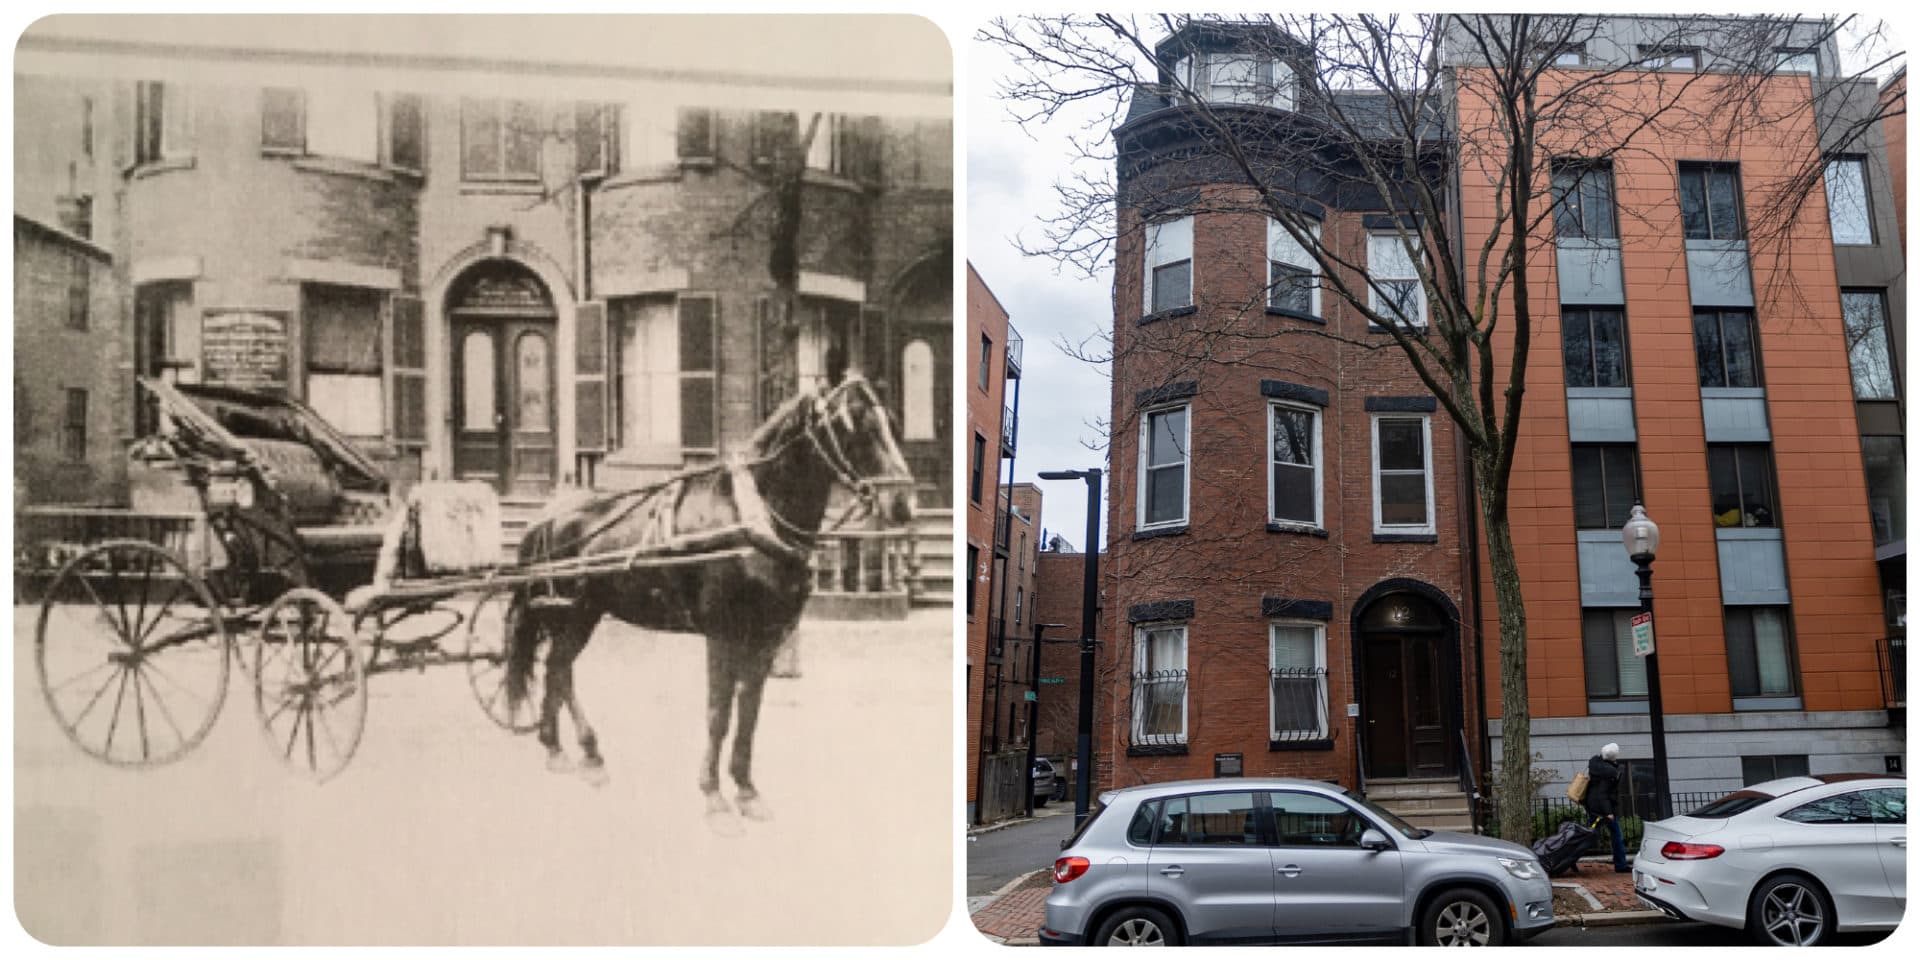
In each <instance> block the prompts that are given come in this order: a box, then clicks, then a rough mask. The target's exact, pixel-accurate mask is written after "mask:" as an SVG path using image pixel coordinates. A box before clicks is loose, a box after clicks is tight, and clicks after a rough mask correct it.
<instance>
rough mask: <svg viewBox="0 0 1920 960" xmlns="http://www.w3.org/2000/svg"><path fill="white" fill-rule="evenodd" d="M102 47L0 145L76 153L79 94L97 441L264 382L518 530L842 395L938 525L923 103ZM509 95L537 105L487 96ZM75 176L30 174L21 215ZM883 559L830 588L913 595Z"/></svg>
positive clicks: (936, 356) (519, 69)
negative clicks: (105, 375) (347, 67)
mask: <svg viewBox="0 0 1920 960" xmlns="http://www.w3.org/2000/svg"><path fill="white" fill-rule="evenodd" d="M69 42H70V38H69ZM61 49H62V47H61V45H60V44H59V43H58V42H54V41H52V40H51V39H50V38H36V37H35V36H34V35H31V34H30V35H29V36H28V37H27V38H25V39H24V40H23V41H22V50H23V52H24V53H26V54H29V55H31V54H34V53H35V52H36V51H39V52H41V53H43V54H44V55H45V56H46V57H48V58H51V59H50V60H49V61H48V62H56V63H57V62H58V57H57V53H58V52H59V50H61ZM115 49H117V50H120V51H121V52H120V56H121V57H122V58H124V59H125V61H126V62H124V63H121V62H118V61H115V60H113V59H112V58H109V60H108V61H107V62H108V66H109V69H108V70H107V71H105V72H106V74H108V75H111V74H115V73H118V74H120V75H121V76H123V77H124V79H93V78H82V77H78V76H73V75H69V74H61V73H55V72H47V73H44V74H36V73H34V72H33V70H32V68H31V67H23V68H22V70H21V72H20V73H19V74H17V76H16V80H17V82H18V84H19V90H20V95H19V97H18V98H17V100H16V104H17V108H16V118H17V122H18V123H19V124H21V126H20V127H19V128H18V129H20V130H23V131H32V132H34V133H35V134H36V137H34V138H27V137H19V138H16V140H17V142H20V141H26V140H29V139H32V140H36V141H37V140H38V139H39V138H38V136H37V135H38V134H39V133H41V132H42V131H57V132H59V133H60V138H61V139H72V140H75V141H76V142H77V139H78V138H77V137H67V136H66V128H67V127H70V126H74V125H77V124H79V123H81V121H80V120H79V119H78V118H79V117H81V116H82V112H81V111H82V107H81V102H80V101H81V98H83V97H84V110H85V112H84V117H85V121H84V124H85V126H86V129H87V131H88V133H87V150H88V152H89V156H90V157H92V158H94V160H95V163H94V165H93V166H92V167H90V168H85V169H91V170H94V171H97V174H98V175H97V176H96V177H94V179H93V181H92V182H91V183H90V184H88V185H85V186H83V187H82V188H80V192H82V193H84V195H85V196H86V197H87V199H88V200H89V202H90V203H91V206H92V209H93V211H94V213H95V217H96V219H99V220H101V221H102V223H101V224H100V227H101V229H96V230H95V233H94V236H95V243H96V244H98V245H99V246H100V247H101V248H102V249H104V250H105V251H107V252H108V253H109V254H110V255H111V256H112V258H113V267H112V271H111V277H112V283H113V286H114V288H115V290H114V294H113V295H115V296H118V297H119V298H120V299H121V300H123V301H124V303H125V304H126V306H125V307H124V308H123V309H121V310H118V311H115V314H116V315H115V316H112V317H103V318H102V320H103V322H104V323H106V324H108V325H109V328H110V329H112V330H114V331H116V333H117V336H116V337H115V338H114V339H115V340H116V342H117V343H118V344H120V345H122V346H123V347H124V352H125V354H126V355H125V356H119V357H115V358H114V359H113V361H112V362H113V363H114V364H115V368H114V369H115V370H116V373H117V375H118V378H119V379H120V380H121V381H124V383H123V384H122V385H121V386H120V387H117V388H116V392H115V394H114V395H113V396H112V398H111V399H108V398H106V397H103V398H102V399H101V401H100V404H99V406H100V410H101V411H102V415H103V416H108V415H109V414H107V413H106V411H107V410H109V409H111V410H112V411H113V412H112V413H111V414H110V416H112V417H113V418H114V420H113V422H114V423H116V424H117V426H115V427H113V428H111V429H102V430H100V431H99V433H100V434H101V435H102V436H108V435H117V438H118V439H119V440H120V441H121V442H122V443H124V442H125V440H127V439H128V438H129V437H130V436H131V435H133V434H135V433H138V432H141V431H145V430H148V429H151V428H152V421H153V416H154V414H153V412H152V411H151V410H150V409H148V408H144V407H140V406H139V405H138V404H137V401H136V399H135V397H134V392H133V390H132V387H131V381H132V379H133V378H134V377H136V376H143V377H155V378H159V379H167V380H179V381H186V382H202V383H225V384H232V385H238V386H246V387H251V388H256V389H263V390H268V391H273V392H278V393H283V394H285V395H288V396H291V397H293V398H295V399H299V400H302V401H304V402H305V403H307V404H308V405H309V406H311V407H313V408H315V410H317V411H318V412H319V413H320V414H321V415H322V416H323V417H325V418H326V419H327V420H328V421H329V422H331V423H332V424H333V425H335V426H336V427H338V428H340V429H341V430H342V432H343V433H345V434H347V435H348V436H350V437H352V438H353V439H354V440H355V441H356V442H357V443H358V444H359V445H360V446H361V447H362V448H363V450H364V451H365V452H366V453H368V454H369V456H371V457H372V458H373V459H374V460H375V461H376V462H377V463H379V464H381V465H382V467H383V468H384V469H385V470H386V471H387V472H388V473H389V474H390V476H391V477H392V478H393V479H394V481H395V483H396V485H397V486H399V487H400V488H402V489H404V488H405V487H406V486H407V485H408V484H410V483H412V482H413V481H414V480H416V479H419V478H422V477H434V478H455V479H470V480H483V481H487V482H490V483H492V484H493V485H495V486H496V487H497V488H498V489H499V491H500V492H501V493H502V495H503V496H504V497H505V498H506V500H507V502H508V506H509V509H510V511H511V510H512V509H514V508H515V507H527V508H531V507H532V506H533V505H535V504H537V503H538V502H539V501H541V500H544V498H545V497H546V496H547V495H548V494H549V493H550V492H551V491H553V490H554V489H555V488H556V487H560V486H589V487H626V486H632V485H637V484H642V483H646V482H649V481H652V480H656V479H659V478H660V477H662V476H665V475H666V474H668V473H669V472H671V471H673V470H677V469H679V468H682V467H685V466H690V465H697V464H701V463H706V462H711V461H713V460H714V459H716V458H720V457H724V456H727V455H729V454H733V453H737V452H740V451H741V450H743V449H744V448H743V445H744V444H745V443H746V442H747V439H748V437H749V436H750V435H751V433H752V432H753V430H754V428H755V427H756V426H757V425H758V424H759V423H760V422H761V420H762V418H763V417H764V416H765V415H766V414H767V413H768V412H769V411H770V410H771V409H772V408H773V406H774V405H776V404H777V403H778V402H779V401H780V400H781V399H782V398H783V397H785V396H787V395H790V394H791V393H793V392H794V391H796V390H799V389H802V388H804V387H808V386H811V385H814V384H817V383H820V382H823V381H825V380H828V379H830V378H833V377H837V376H839V375H840V374H841V373H843V372H845V371H847V370H852V371H857V372H861V373H864V374H865V375H866V376H867V377H868V378H869V379H870V380H872V381H874V383H875V384H876V385H877V386H878V387H879V390H880V393H881V394H882V396H883V399H884V401H885V402H886V404H887V405H888V406H889V407H890V408H891V411H892V413H893V414H894V416H895V422H896V424H897V426H898V434H899V438H900V440H901V445H902V447H903V450H904V452H905V453H906V454H907V457H908V460H909V462H910V464H911V466H912V467H913V469H914V471H915V475H916V478H917V480H918V483H919V487H920V490H919V491H918V496H917V500H918V502H919V503H921V504H922V505H923V506H926V507H929V508H934V509H944V506H945V501H946V497H947V491H948V489H949V487H950V483H949V480H948V477H949V475H950V471H951V453H950V437H951V432H950V431H951V424H950V423H949V422H948V420H949V419H950V415H949V413H948V409H949V407H948V402H947V401H948V398H949V397H950V396H951V393H950V388H949V386H948V384H949V381H950V379H951V369H952V361H951V346H950V344H951V330H952V319H951V310H952V308H951V303H952V296H951V290H952V240H951V209H952V183H951V180H952V165H951V156H952V130H951V123H950V120H949V119H948V116H947V115H946V114H945V113H944V112H939V113H929V114H928V115H915V114H914V113H912V112H910V110H909V109H898V108H899V107H901V106H902V105H905V106H906V107H909V108H925V107H927V105H928V104H932V103H938V102H940V99H941V95H942V94H944V91H929V92H928V93H927V94H924V95H922V94H911V91H908V90H906V88H900V90H899V91H896V92H903V91H904V92H905V93H906V94H910V95H902V96H900V97H899V98H898V100H899V103H898V104H894V107H895V108H896V110H897V112H890V113H886V114H884V115H883V114H879V113H872V112H860V113H838V112H833V111H832V110H831V109H820V108H818V107H811V106H810V107H807V108H798V109H792V108H783V104H784V103H785V102H786V101H789V100H801V99H806V100H808V101H809V102H810V103H812V104H818V103H820V102H823V101H824V102H831V101H832V100H833V98H834V96H835V94H834V92H833V90H832V89H830V88H821V89H823V90H825V91H826V92H824V93H823V92H821V90H812V91H809V93H808V94H807V95H806V96H805V97H798V96H795V95H793V94H791V93H784V94H783V93H782V92H780V91H779V90H777V89H774V83H775V82H776V81H777V78H772V77H769V78H767V81H768V82H764V83H763V82H761V81H760V80H758V79H756V78H753V77H751V76H750V75H745V74H743V75H742V77H741V79H736V80H735V81H732V82H733V83H736V84H739V85H741V86H743V87H747V88H753V87H760V88H761V89H760V90H758V91H754V90H751V89H748V90H744V91H743V90H724V89H722V90H721V91H720V92H716V91H715V88H713V87H712V86H708V87H699V86H696V85H695V84H692V83H690V82H678V81H676V82H673V83H664V84H663V85H660V86H656V87H652V88H646V89H645V90H644V91H641V90H640V89H639V88H636V87H635V86H634V85H633V84H632V83H631V82H630V78H628V77H626V76H624V75H622V74H620V73H619V72H617V71H613V70H607V71H604V73H605V76H601V77H599V78H598V79H599V80H600V81H603V82H601V83H597V84H590V83H589V81H592V80H593V79H594V71H595V68H593V67H584V68H583V67H580V66H579V65H574V64H540V63H531V62H528V63H503V62H495V61H487V62H484V63H482V62H478V61H476V62H474V63H465V64H457V66H459V67H460V68H461V69H462V70H466V71H472V72H478V73H480V74H483V75H486V76H488V77H489V78H490V81H491V82H489V83H486V84H478V83H470V84H468V85H466V86H464V87H463V86H462V85H461V84H459V83H451V84H449V83H442V82H440V81H439V80H438V79H437V78H436V77H435V76H432V75H430V74H429V73H426V72H422V71H419V70H416V69H415V68H414V62H413V61H411V60H409V59H407V58H405V57H399V56H391V57H387V58H385V59H382V58H381V57H379V56H374V57H373V58H372V59H370V60H367V61H366V64H365V65H366V67H367V69H366V70H364V71H361V72H360V73H354V72H352V71H346V72H342V71H340V70H338V68H335V67H329V66H326V64H329V63H331V61H329V60H328V59H327V57H326V56H325V55H323V54H313V55H311V56H309V57H308V60H307V61H300V60H299V57H298V56H296V57H294V60H293V61H289V60H288V58H287V57H285V56H279V55H276V56H271V57H270V56H266V55H264V54H263V55H260V56H258V57H257V58H253V59H251V60H250V59H249V57H248V56H246V55H244V54H241V55H239V57H238V59H239V60H240V61H241V65H240V66H237V67H236V66H234V65H232V64H229V63H225V62H223V61H221V60H219V59H218V58H212V59H209V58H207V57H202V56H200V55H198V54H196V53H194V52H193V51H191V50H190V49H186V50H183V49H182V48H180V47H164V48H163V47H155V48H153V49H145V48H141V47H140V46H139V44H138V41H133V42H132V46H130V47H125V48H115ZM223 56H226V55H223ZM27 59H28V60H31V59H32V57H31V56H29V57H28V58H27ZM228 59H231V57H230V56H229V57H228ZM290 63H292V64H293V65H294V66H302V67H304V69H305V70H306V71H307V72H304V73H303V72H302V71H301V70H296V69H290V67H289V64H290ZM216 67H218V68H220V69H221V71H222V72H221V73H220V74H219V75H218V80H217V81H216V80H210V79H203V77H204V76H206V75H207V74H208V72H209V71H211V70H213V69H215V68H216ZM330 70H331V71H332V72H329V71H330ZM489 71H491V73H489ZM556 77H559V78H566V82H557V81H556V79H555V78H556ZM582 77H586V80H585V81H583V80H581V78H582ZM303 78H306V79H303ZM316 78H318V79H316ZM374 78H377V79H374ZM516 87H520V88H523V89H524V88H531V89H534V90H536V91H538V92H537V93H527V94H526V95H525V98H523V99H517V98H515V97H513V96H499V95H497V92H498V91H503V90H504V91H513V90H514V89H515V88H516ZM555 89H566V90H569V91H574V93H573V94H572V95H569V96H562V95H553V94H551V93H550V92H549V91H553V90H555ZM588 89H603V90H604V91H605V92H604V93H600V94H596V95H594V97H593V98H592V99H586V98H582V96H580V94H579V93H578V91H582V90H588ZM481 90H488V91H493V93H488V94H481V93H479V91H481ZM628 91H633V92H631V93H628ZM853 93H854V88H853V87H851V86H848V87H847V88H846V90H845V91H843V92H842V95H843V96H852V94H853ZM706 97H711V98H712V99H711V100H710V101H709V100H707V99H705V98H706ZM755 97H761V98H764V101H765V104H766V107H765V108H764V109H759V108H747V107H743V106H739V105H738V104H740V103H742V102H751V101H752V100H753V99H754V98H755ZM709 102H714V103H720V104H724V105H722V106H713V107H710V106H708V105H707V104H708V103H709ZM928 109H931V108H928ZM34 149H39V150H42V151H44V150H45V149H46V148H45V147H36V148H34ZM67 179H68V175H67V174H66V172H65V170H64V169H60V168H58V167H57V166H56V165H52V164H47V163H37V162H36V163H32V164H19V165H17V166H16V174H15V187H16V195H22V194H37V193H45V192H48V188H49V187H51V186H54V185H58V184H64V183H66V182H67ZM789 188H790V189H789ZM20 212H21V211H20V210H19V209H18V208H17V209H16V213H17V214H18V213H20ZM789 303H791V310H790V311H789V310H788V309H787V304H789ZM17 346H18V347H20V352H21V353H22V354H30V353H37V352H38V349H37V348H38V345H37V344H34V343H29V342H26V341H20V342H18V343H17ZM98 452H99V453H101V454H102V456H101V458H100V460H101V462H106V461H110V460H112V459H113V456H112V455H111V453H112V452H111V451H110V450H108V449H107V448H106V447H102V448H101V450H100V451H98ZM887 549H888V550H889V551H891V550H893V549H894V548H892V547H888V548H887ZM941 549H942V551H943V552H944V551H945V549H946V548H945V547H944V545H943V546H942V548H941ZM902 559H903V558H902V557H901V556H899V555H891V556H886V557H882V556H879V555H878V554H876V555H874V556H865V555H862V556H858V557H855V556H846V557H840V558H836V559H835V560H834V563H835V564H836V565H839V564H844V566H845V569H844V570H842V571H841V572H844V573H846V580H847V581H848V582H849V583H853V582H859V583H862V584H867V583H871V582H876V581H875V580H874V578H871V577H869V576H868V573H867V572H871V571H875V570H881V569H884V570H885V572H884V574H882V575H881V579H885V580H886V584H885V586H884V590H885V591H886V592H889V593H898V594H899V595H900V596H902V597H904V596H905V589H906V586H905V583H904V578H903V577H902V576H901V574H903V573H904V572H905V570H906V568H907V566H908V564H905V563H903V562H902ZM836 569H839V567H838V566H836ZM834 576H838V574H835V575H834ZM903 602H904V601H903Z"/></svg>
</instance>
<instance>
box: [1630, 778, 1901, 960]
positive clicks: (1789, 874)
mask: <svg viewBox="0 0 1920 960" xmlns="http://www.w3.org/2000/svg"><path fill="white" fill-rule="evenodd" d="M1633 887H1634V892H1636V893H1637V894H1639V896H1640V899H1641V900H1644V901H1646V902H1647V903H1648V904H1650V905H1652V906H1653V907H1655V908H1657V909H1659V910H1661V911H1663V912H1665V913H1666V914H1667V915H1669V916H1672V917H1677V918H1680V919H1683V920H1699V921H1703V922H1706V923H1712V924H1718V925H1720V926H1723V927H1739V928H1744V929H1745V930H1746V931H1747V933H1748V935H1749V936H1751V937H1752V938H1753V939H1754V941H1755V942H1757V943H1763V944H1780V945H1793V946H1811V945H1815V944H1820V943H1824V942H1826V941H1827V940H1828V939H1830V938H1831V937H1832V936H1833V934H1834V933H1835V932H1836V931H1852V930H1891V929H1893V928H1894V927H1896V926H1898V925H1899V923H1900V917H1901V915H1902V914H1903V913H1904V912H1905V911H1906V907H1907V784H1906V780H1905V779H1904V778H1902V777H1886V776H1877V775H1872V774H1827V775H1822V776H1817V777H1787V778H1785V779H1782V780H1770V781H1768V782H1766V783H1761V784H1756V785H1754V786H1751V787H1748V788H1746V789H1744V790H1740V791H1737V792H1735V793H1730V794H1728V795H1726V796H1724V797H1721V798H1720V799H1718V800H1715V801H1714V802H1712V803H1709V804H1707V805H1706V806H1704V807H1701V808H1699V809H1697V810H1694V811H1692V812H1691V813H1688V814H1686V815H1685V816H1678V817H1671V818H1668V819H1666V820H1657V821H1654V822H1652V823H1649V824H1647V825H1646V834H1645V839H1643V840H1642V841H1641V844H1640V855H1639V857H1638V858H1637V859H1636V860H1635V862H1634V868H1633Z"/></svg>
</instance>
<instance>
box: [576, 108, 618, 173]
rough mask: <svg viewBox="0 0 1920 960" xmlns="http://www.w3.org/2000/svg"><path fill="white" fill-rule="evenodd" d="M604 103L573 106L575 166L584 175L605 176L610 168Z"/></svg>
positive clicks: (606, 113)
mask: <svg viewBox="0 0 1920 960" xmlns="http://www.w3.org/2000/svg"><path fill="white" fill-rule="evenodd" d="M608 113H609V111H608V110H607V108H606V107H605V105H603V104H598V103H581V104H576V105H575V106H574V108H573V142H574V159H575V166H576V169H577V170H578V172H579V174H580V175H581V176H583V177H604V176H606V175H607V174H608V173H609V172H610V171H609V169H608V160H609V158H608V156H607V140H608V139H609V138H608V136H607V133H608V130H607V115H608Z"/></svg>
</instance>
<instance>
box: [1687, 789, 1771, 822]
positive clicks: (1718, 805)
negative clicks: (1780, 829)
mask: <svg viewBox="0 0 1920 960" xmlns="http://www.w3.org/2000/svg"><path fill="white" fill-rule="evenodd" d="M1772 799H1773V794H1771V793H1762V792H1760V791H1758V790H1741V791H1739V792H1738V793H1729V794H1727V795H1726V796H1724V797H1721V798H1720V799H1718V800H1715V801H1713V802H1712V803H1709V804H1707V805H1706V806H1704V807H1701V808H1699V809H1698V810H1695V811H1693V812H1692V813H1689V814H1687V816H1689V817H1696V818H1702V819H1708V820H1724V819H1726V818H1728V817H1731V816H1733V815H1735V814H1739V813H1746V812H1747V811H1748V810H1752V809H1753V808H1754V807H1757V806H1759V805H1761V804H1763V803H1766V802H1767V801H1769V800H1772Z"/></svg>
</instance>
